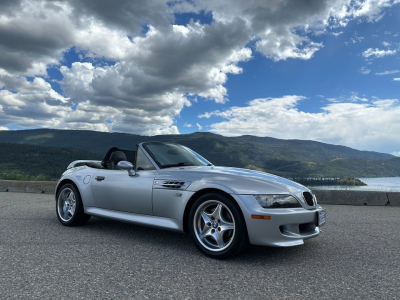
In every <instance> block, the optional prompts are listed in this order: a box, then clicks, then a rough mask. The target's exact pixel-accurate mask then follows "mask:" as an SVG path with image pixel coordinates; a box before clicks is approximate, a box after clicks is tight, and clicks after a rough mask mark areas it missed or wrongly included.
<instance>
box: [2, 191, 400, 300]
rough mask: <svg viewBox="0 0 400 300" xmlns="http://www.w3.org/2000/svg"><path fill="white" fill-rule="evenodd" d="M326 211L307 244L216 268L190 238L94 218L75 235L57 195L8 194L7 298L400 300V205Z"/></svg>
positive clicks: (264, 250) (251, 252) (251, 253)
mask: <svg viewBox="0 0 400 300" xmlns="http://www.w3.org/2000/svg"><path fill="white" fill-rule="evenodd" d="M324 207H325V208H326V210H327V224H326V225H325V226H323V227H322V233H321V235H320V236H319V237H317V238H315V239H312V240H308V241H306V243H305V245H303V246H297V247H291V248H270V247H256V246H250V247H249V249H248V251H247V252H246V253H244V254H242V255H241V256H238V257H235V258H233V259H230V260H226V261H218V260H213V259H210V258H207V257H205V256H204V255H202V254H201V253H200V252H199V251H198V250H197V249H196V248H195V246H194V245H193V244H192V242H191V240H190V238H189V236H188V235H185V234H181V233H175V232H170V231H164V230H160V229H154V228H148V227H141V226H136V225H132V224H126V223H119V222H115V221H110V220H105V219H99V218H93V217H92V218H91V220H90V221H89V222H88V224H87V225H85V226H82V227H75V228H68V227H64V226H62V225H61V224H60V223H59V222H58V220H57V217H56V213H55V201H54V196H52V195H43V194H23V193H0V298H1V299H32V298H37V299H39V298H40V299H95V298H96V299H100V298H101V299H107V298H117V299H218V300H222V299H400V250H399V249H400V207H387V206H379V207H378V206H375V207H373V206H358V207H356V206H337V205H325V206H324ZM265 222H268V221H265Z"/></svg>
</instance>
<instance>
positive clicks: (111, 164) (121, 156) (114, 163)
mask: <svg viewBox="0 0 400 300" xmlns="http://www.w3.org/2000/svg"><path fill="white" fill-rule="evenodd" d="M123 160H125V161H126V155H125V153H124V152H122V151H114V152H113V153H111V156H110V159H109V160H108V169H110V170H120V168H119V167H118V163H119V162H120V161H123Z"/></svg>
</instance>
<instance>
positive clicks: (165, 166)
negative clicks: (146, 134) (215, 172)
mask: <svg viewBox="0 0 400 300" xmlns="http://www.w3.org/2000/svg"><path fill="white" fill-rule="evenodd" d="M147 144H164V145H168V144H169V145H174V146H178V147H182V148H183V149H184V150H186V151H187V152H189V153H190V154H191V155H192V156H193V158H194V159H196V160H197V161H199V162H200V161H203V163H205V164H204V165H201V164H199V165H192V164H188V165H185V164H182V165H181V164H164V165H163V164H161V163H160V162H159V160H158V159H157V157H156V156H155V155H154V153H153V152H152V151H151V150H150V149H149V147H147ZM140 146H141V148H142V149H144V150H145V152H146V153H147V154H148V155H149V156H150V157H151V159H152V162H153V163H154V164H155V165H156V166H157V167H158V169H167V168H174V167H177V168H182V167H189V166H195V167H201V166H213V164H212V163H211V162H210V161H209V160H208V159H206V158H204V157H203V156H201V155H200V154H198V153H197V152H196V151H194V150H192V149H190V148H189V147H186V146H184V145H181V144H176V143H170V142H157V141H154V142H144V143H140Z"/></svg>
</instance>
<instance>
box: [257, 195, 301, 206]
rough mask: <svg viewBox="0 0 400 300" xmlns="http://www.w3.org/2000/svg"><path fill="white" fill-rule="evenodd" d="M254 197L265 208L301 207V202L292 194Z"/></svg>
mask: <svg viewBox="0 0 400 300" xmlns="http://www.w3.org/2000/svg"><path fill="white" fill-rule="evenodd" d="M254 198H256V200H257V202H258V203H259V204H260V205H261V206H262V207H264V208H295V207H301V204H300V202H299V201H298V200H297V199H296V198H295V197H293V196H291V195H254Z"/></svg>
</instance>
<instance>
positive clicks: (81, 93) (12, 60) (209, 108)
mask: <svg viewBox="0 0 400 300" xmlns="http://www.w3.org/2000/svg"><path fill="white" fill-rule="evenodd" d="M399 25H400V1H398V0H334V1H325V0H310V1H283V0H270V1H261V0H260V1H258V0H257V1H252V2H248V1H240V0H236V1H228V0H215V1H208V0H201V1H200V0H195V1H190V2H186V1H164V0H150V1H144V0H143V1H134V2H132V1H128V0H118V1H115V2H109V1H103V0H100V1H85V2H81V1H58V2H55V3H49V2H47V1H36V2H35V3H32V2H30V1H24V0H20V1H12V2H4V3H2V4H0V52H1V53H2V58H0V130H19V129H31V128H62V129H86V130H97V131H116V132H127V133H133V134H142V135H156V134H177V133H181V134H185V133H191V132H196V131H210V132H214V133H218V134H222V135H226V136H237V135H243V134H252V135H258V136H271V137H275V138H284V139H309V140H317V141H321V142H327V143H333V144H341V145H347V146H350V147H353V148H356V149H360V150H374V151H380V152H387V153H392V154H394V155H399V156H400V137H399V134H398V132H400V105H399V100H400V93H399V91H400V26H399Z"/></svg>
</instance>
